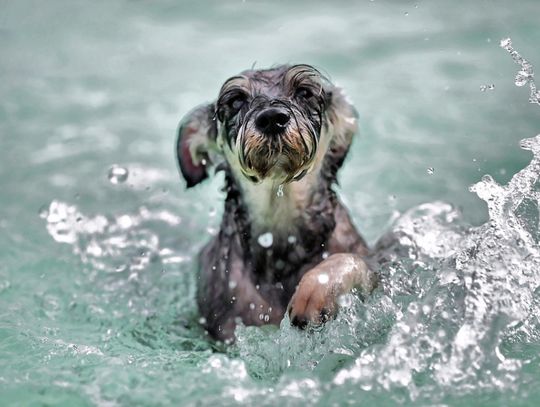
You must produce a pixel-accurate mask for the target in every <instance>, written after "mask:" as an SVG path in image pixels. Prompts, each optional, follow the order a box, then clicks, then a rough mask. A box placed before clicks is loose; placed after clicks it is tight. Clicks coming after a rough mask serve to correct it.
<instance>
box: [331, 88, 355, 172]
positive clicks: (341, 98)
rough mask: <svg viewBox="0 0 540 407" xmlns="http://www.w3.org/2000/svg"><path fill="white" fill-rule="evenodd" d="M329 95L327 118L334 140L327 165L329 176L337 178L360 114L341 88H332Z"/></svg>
mask: <svg viewBox="0 0 540 407" xmlns="http://www.w3.org/2000/svg"><path fill="white" fill-rule="evenodd" d="M327 94H328V101H327V110H326V117H327V120H328V126H329V131H330V132H331V133H332V140H331V141H330V146H329V149H328V152H327V153H326V157H325V164H326V167H327V168H328V170H329V174H331V175H332V176H333V177H335V174H336V173H337V171H338V170H339V168H340V167H341V165H342V164H343V161H344V160H345V158H346V157H347V153H348V152H349V147H350V145H351V143H352V140H353V136H354V135H355V134H356V132H357V131H358V112H357V111H356V109H355V108H354V106H353V105H352V104H351V103H350V102H349V100H348V98H347V96H345V94H344V93H343V91H342V90H341V88H338V87H337V86H332V87H331V89H329V91H328V92H327Z"/></svg>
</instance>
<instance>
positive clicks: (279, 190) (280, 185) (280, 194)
mask: <svg viewBox="0 0 540 407" xmlns="http://www.w3.org/2000/svg"><path fill="white" fill-rule="evenodd" d="M276 195H277V196H278V197H280V198H281V197H282V196H283V184H279V186H278V189H277V193H276Z"/></svg>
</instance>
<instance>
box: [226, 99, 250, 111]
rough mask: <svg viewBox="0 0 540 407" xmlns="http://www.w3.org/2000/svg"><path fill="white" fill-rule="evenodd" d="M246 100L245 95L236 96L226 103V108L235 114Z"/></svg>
mask: <svg viewBox="0 0 540 407" xmlns="http://www.w3.org/2000/svg"><path fill="white" fill-rule="evenodd" d="M246 101H247V98H246V96H245V95H236V96H234V97H232V98H231V99H229V100H228V101H227V106H229V108H230V109H231V110H233V111H235V112H237V111H238V110H240V109H241V108H242V106H244V104H245V103H246Z"/></svg>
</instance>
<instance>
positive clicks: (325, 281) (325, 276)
mask: <svg viewBox="0 0 540 407" xmlns="http://www.w3.org/2000/svg"><path fill="white" fill-rule="evenodd" d="M317 280H318V281H319V283H321V284H328V281H330V277H328V274H326V273H323V274H319V275H318V276H317Z"/></svg>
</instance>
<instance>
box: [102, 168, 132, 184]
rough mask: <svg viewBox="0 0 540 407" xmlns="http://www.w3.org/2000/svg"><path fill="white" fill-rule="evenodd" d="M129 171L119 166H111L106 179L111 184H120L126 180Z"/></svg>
mask: <svg viewBox="0 0 540 407" xmlns="http://www.w3.org/2000/svg"><path fill="white" fill-rule="evenodd" d="M128 175H129V171H128V169H127V168H124V167H121V166H119V165H113V166H112V167H111V168H109V173H108V175H107V177H108V178H109V181H110V183H111V184H122V183H123V182H125V181H126V180H127V178H128Z"/></svg>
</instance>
